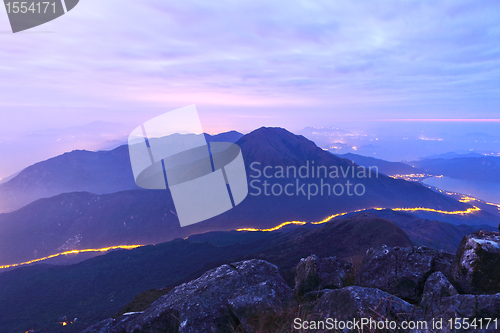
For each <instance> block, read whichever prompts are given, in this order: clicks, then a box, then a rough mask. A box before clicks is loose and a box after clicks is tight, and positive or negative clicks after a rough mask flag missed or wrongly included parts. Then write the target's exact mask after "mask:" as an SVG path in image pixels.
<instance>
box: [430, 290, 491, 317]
mask: <svg viewBox="0 0 500 333" xmlns="http://www.w3.org/2000/svg"><path fill="white" fill-rule="evenodd" d="M425 316H426V318H443V320H446V321H447V320H449V319H450V318H469V319H470V320H472V319H474V318H500V294H495V295H454V296H450V297H446V298H443V299H442V300H441V302H440V303H439V307H438V308H436V309H434V311H433V312H432V313H431V312H426V313H425ZM499 324H500V323H499Z"/></svg>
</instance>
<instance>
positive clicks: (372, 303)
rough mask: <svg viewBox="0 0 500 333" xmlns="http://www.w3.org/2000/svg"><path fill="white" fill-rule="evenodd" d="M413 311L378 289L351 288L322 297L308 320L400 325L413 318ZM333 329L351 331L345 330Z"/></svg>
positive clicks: (402, 302) (342, 328) (330, 292)
mask: <svg viewBox="0 0 500 333" xmlns="http://www.w3.org/2000/svg"><path fill="white" fill-rule="evenodd" d="M415 311H416V308H415V306H414V305H412V304H410V303H408V302H406V301H404V300H402V299H400V298H398V297H396V296H393V295H390V294H388V293H386V292H384V291H381V290H379V289H375V288H364V287H356V286H351V287H345V288H342V289H336V290H330V291H328V292H326V293H324V294H323V296H321V298H320V299H319V300H318V301H317V302H316V304H315V306H314V308H313V311H312V312H311V313H312V315H310V316H309V317H308V318H307V320H308V321H317V320H325V318H332V319H336V320H337V321H343V322H346V321H353V320H361V319H362V318H365V319H372V320H373V321H379V320H382V321H385V320H393V321H396V322H400V321H403V320H409V319H411V318H413V315H414V314H415ZM336 329H337V330H340V331H345V332H347V331H351V330H349V329H348V328H347V327H339V326H337V327H336ZM356 331H357V330H356Z"/></svg>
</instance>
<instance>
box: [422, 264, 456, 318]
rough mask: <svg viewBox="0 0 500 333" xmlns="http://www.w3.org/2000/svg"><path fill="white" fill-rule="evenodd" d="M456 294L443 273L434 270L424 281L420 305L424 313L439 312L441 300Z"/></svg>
mask: <svg viewBox="0 0 500 333" xmlns="http://www.w3.org/2000/svg"><path fill="white" fill-rule="evenodd" d="M457 294H458V292H457V291H456V290H455V288H454V287H453V286H452V285H451V283H450V281H448V279H447V278H446V276H444V274H443V273H441V272H434V273H432V275H431V276H429V278H428V279H427V281H426V282H425V286H424V292H423V295H422V301H421V302H420V306H421V307H422V308H424V309H425V310H426V313H439V311H440V310H439V309H440V308H441V304H442V302H443V300H444V299H445V298H447V297H450V296H455V295H457Z"/></svg>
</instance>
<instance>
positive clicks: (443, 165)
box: [410, 156, 500, 182]
mask: <svg viewBox="0 0 500 333" xmlns="http://www.w3.org/2000/svg"><path fill="white" fill-rule="evenodd" d="M410 163H411V164H412V165H415V166H416V167H418V168H420V169H424V170H426V171H427V172H428V173H431V174H434V175H443V176H448V177H452V178H457V179H469V180H481V181H487V182H500V157H496V156H482V157H456V158H437V159H425V160H420V161H413V162H410Z"/></svg>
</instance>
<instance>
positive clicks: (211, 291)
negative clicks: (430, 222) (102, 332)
mask: <svg viewBox="0 0 500 333" xmlns="http://www.w3.org/2000/svg"><path fill="white" fill-rule="evenodd" d="M295 305H296V301H295V299H294V297H293V292H292V290H291V289H290V287H288V286H287V284H286V283H285V281H284V280H283V278H282V277H281V275H280V273H279V270H278V268H277V267H276V266H274V265H272V264H270V263H268V262H266V261H263V260H248V261H242V262H237V263H234V264H229V265H222V266H220V267H218V268H216V269H213V270H210V271H208V272H206V273H205V274H203V275H202V276H201V277H199V278H198V279H196V280H193V281H190V282H188V283H184V284H182V285H180V286H178V287H175V288H174V289H172V290H171V291H170V292H169V293H167V294H166V295H165V296H162V297H161V298H160V299H158V300H157V301H156V302H154V303H153V304H152V305H151V306H150V307H149V308H148V309H147V310H146V311H144V312H143V313H140V314H137V315H134V318H132V319H131V320H124V319H120V318H119V319H117V320H115V321H114V323H112V324H111V323H109V322H106V323H102V324H104V325H105V327H107V329H108V331H107V332H110V333H114V332H116V333H118V332H120V333H122V332H123V333H125V332H127V333H132V332H133V333H145V332H233V331H236V329H237V327H240V328H239V329H243V330H244V331H246V332H257V331H259V330H262V329H266V327H265V325H266V324H269V323H270V324H271V325H272V324H275V322H273V321H272V320H269V319H270V318H274V319H276V318H278V317H279V315H280V314H281V313H282V312H284V311H285V310H286V309H288V308H291V307H294V306H295ZM110 327H112V328H110ZM91 332H94V331H89V333H91ZM95 332H99V331H95Z"/></svg>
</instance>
